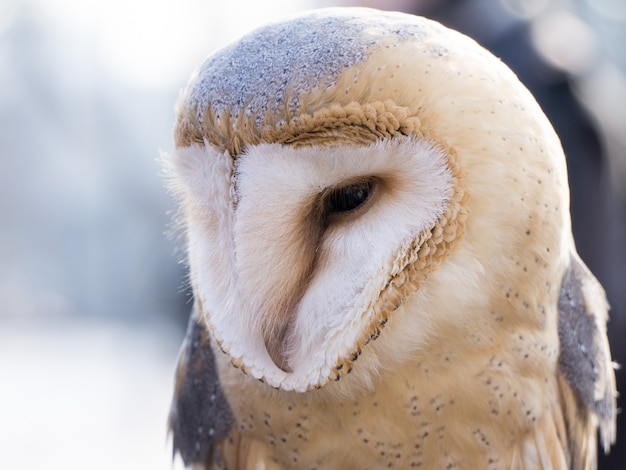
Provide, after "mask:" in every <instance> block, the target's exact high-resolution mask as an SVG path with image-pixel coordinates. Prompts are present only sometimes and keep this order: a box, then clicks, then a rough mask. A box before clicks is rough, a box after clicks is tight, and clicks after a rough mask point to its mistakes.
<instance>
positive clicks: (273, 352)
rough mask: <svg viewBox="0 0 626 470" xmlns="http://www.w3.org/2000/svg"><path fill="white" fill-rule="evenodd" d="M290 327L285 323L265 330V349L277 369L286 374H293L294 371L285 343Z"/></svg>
mask: <svg viewBox="0 0 626 470" xmlns="http://www.w3.org/2000/svg"><path fill="white" fill-rule="evenodd" d="M288 327H289V324H288V323H283V324H278V325H276V324H275V325H272V326H271V327H270V328H267V327H266V328H264V329H263V330H264V334H263V340H264V341H265V348H266V349H267V352H268V354H269V355H270V357H271V358H272V361H273V362H274V364H276V367H278V368H279V369H280V370H282V371H284V372H287V373H291V372H293V370H292V369H291V368H290V367H289V361H288V358H287V354H286V349H287V347H286V341H285V339H286V337H287V330H288Z"/></svg>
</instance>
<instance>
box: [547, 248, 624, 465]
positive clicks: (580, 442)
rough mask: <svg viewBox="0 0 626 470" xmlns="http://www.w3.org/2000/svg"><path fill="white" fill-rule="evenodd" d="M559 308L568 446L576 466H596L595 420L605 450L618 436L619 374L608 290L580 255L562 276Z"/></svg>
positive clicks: (563, 401) (560, 383)
mask: <svg viewBox="0 0 626 470" xmlns="http://www.w3.org/2000/svg"><path fill="white" fill-rule="evenodd" d="M558 308H559V324H558V329H559V340H560V346H561V349H560V355H559V385H560V389H561V408H562V412H563V415H564V418H565V426H566V433H567V436H566V437H565V439H566V442H564V446H565V447H566V448H567V450H568V454H569V455H570V457H571V459H572V460H571V462H570V464H571V468H592V467H593V466H594V465H593V464H592V463H591V462H594V461H595V456H596V425H597V426H598V427H599V429H600V436H601V440H602V445H603V448H604V451H605V452H607V451H608V449H609V447H610V445H611V444H612V443H613V442H614V441H615V412H616V410H615V406H616V404H615V397H616V390H615V374H614V366H613V363H612V362H611V353H610V350H609V343H608V339H607V335H606V322H607V319H608V310H609V306H608V303H607V300H606V295H605V293H604V290H603V289H602V286H601V285H600V283H599V282H598V281H597V280H596V278H595V277H594V276H593V274H591V272H590V271H589V270H588V269H587V267H586V266H585V265H584V264H583V262H582V261H581V260H580V259H579V258H578V256H577V255H572V258H571V263H570V266H569V268H568V270H567V271H566V273H565V276H564V278H563V281H562V284H561V291H560V296H559V302H558Z"/></svg>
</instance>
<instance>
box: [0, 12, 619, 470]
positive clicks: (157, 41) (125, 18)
mask: <svg viewBox="0 0 626 470" xmlns="http://www.w3.org/2000/svg"><path fill="white" fill-rule="evenodd" d="M334 5H364V6H373V7H378V8H383V9H389V10H401V11H406V12H410V13H418V14H423V15H425V16H429V17H431V18H434V19H437V20H439V21H441V22H442V23H444V24H446V25H448V26H451V27H453V28H455V29H458V30H460V31H462V32H464V33H466V34H468V35H470V36H472V37H474V38H475V39H476V40H477V41H478V42H480V43H481V44H483V45H484V46H485V47H487V48H489V49H491V50H492V51H493V52H494V53H495V54H496V55H497V56H499V57H501V58H502V59H503V60H504V61H505V62H506V63H508V64H509V65H510V66H511V67H512V68H513V69H514V70H515V71H516V72H517V74H518V75H519V76H520V78H521V79H522V81H524V82H525V83H526V85H527V86H528V87H529V88H530V89H531V91H532V92H533V93H534V94H535V96H536V97H537V99H538V100H539V102H540V103H541V105H542V107H543V108H544V110H545V111H546V113H547V114H548V116H549V118H550V119H551V121H552V122H553V124H554V126H555V127H556V130H557V132H558V133H559V135H560V136H561V138H562V141H563V145H564V147H565V150H566V153H567V156H568V165H569V168H570V182H571V185H572V216H573V226H574V231H575V238H576V240H577V245H578V248H579V251H580V253H581V255H582V257H583V259H584V260H585V262H586V263H587V264H588V265H589V267H590V268H591V269H592V270H593V271H594V273H595V274H596V276H597V277H598V278H599V279H600V281H601V282H602V283H603V285H604V286H605V288H606V290H607V292H608V296H609V300H610V303H611V305H612V314H611V321H610V324H609V334H610V337H611V341H612V348H613V352H614V356H615V358H616V360H617V361H618V362H621V363H623V364H626V344H624V343H623V342H622V341H620V340H621V336H623V335H624V333H625V332H626V184H625V182H626V80H625V73H626V52H625V49H624V46H623V45H624V44H626V37H625V36H626V2H623V1H622V0H552V1H551V0H456V1H455V0H439V1H437V0H395V1H393V0H389V1H382V0H379V1H374V0H371V1H363V2H358V1H349V0H344V1H339V0H337V1H334V2H333V1H324V0H317V1H315V0H296V1H293V0H273V1H270V0H267V1H255V0H230V1H228V2H219V3H218V2H214V1H211V0H109V1H107V2H93V3H92V2H81V1H80V0H0V149H1V150H0V220H1V221H2V222H1V223H0V448H1V449H2V456H1V457H0V467H2V468H11V469H14V468H15V469H18V468H30V469H39V468H46V469H53V470H55V469H78V468H85V467H87V466H88V467H89V468H91V469H93V470H98V469H110V468H119V469H127V468H128V469H130V468H139V469H170V468H178V467H179V463H178V462H177V463H175V464H172V462H171V457H170V447H169V445H168V442H167V437H166V431H165V427H166V420H167V412H168V407H169V400H170V395H171V390H172V384H173V383H172V378H173V371H174V365H175V362H176V356H177V351H178V347H179V345H180V343H181V341H182V338H183V335H184V328H185V322H186V319H187V316H188V314H189V309H190V306H191V305H190V303H189V300H190V298H189V293H188V292H185V290H184V288H183V285H184V276H185V272H184V269H183V268H182V267H181V265H180V264H179V263H178V258H179V255H178V254H176V253H175V242H174V241H172V240H170V239H168V238H167V236H166V235H165V233H166V232H167V230H168V223H169V220H170V213H171V211H172V209H173V202H172V200H171V199H170V197H169V196H168V194H167V192H166V190H165V189H164V182H163V179H162V178H161V176H160V165H159V162H158V159H159V154H160V152H161V151H165V152H168V151H170V150H171V149H172V137H171V130H172V125H173V119H174V112H173V107H174V103H175V101H176V98H177V95H178V92H179V90H180V89H181V88H182V87H183V86H184V85H185V83H186V81H187V78H188V77H189V75H190V73H191V71H192V70H193V69H194V68H195V67H196V66H197V65H198V64H199V63H200V62H201V61H202V60H203V58H204V57H205V56H206V55H207V54H209V53H211V52H212V51H214V50H215V49H216V48H218V47H220V46H222V45H224V44H226V43H228V42H230V41H232V40H234V39H236V38H237V37H239V36H241V35H242V34H244V33H246V32H247V31H249V30H250V29H252V28H254V27H256V26H259V25H261V24H263V23H266V22H268V21H272V20H275V19H278V18H280V17H283V16H286V15H289V14H292V13H294V12H297V11H300V10H305V9H309V8H313V7H318V6H334ZM618 382H619V384H620V387H621V389H622V390H626V384H625V383H624V373H623V372H618ZM620 427H621V429H620V430H618V436H620V434H621V436H620V437H621V438H622V439H621V440H620V439H618V444H617V446H615V447H614V448H613V450H612V452H611V455H610V456H609V457H608V458H603V459H602V460H601V464H600V469H604V470H606V469H618V468H620V469H621V468H624V467H623V462H626V429H624V419H623V417H620ZM620 431H621V433H620ZM620 441H621V442H620ZM87 462H88V463H87Z"/></svg>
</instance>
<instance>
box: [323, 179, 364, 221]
mask: <svg viewBox="0 0 626 470" xmlns="http://www.w3.org/2000/svg"><path fill="white" fill-rule="evenodd" d="M375 186H376V185H375V181H374V180H373V179H368V180H364V181H358V182H356V183H351V184H348V185H346V186H341V187H339V188H333V189H331V190H330V192H329V193H328V194H327V195H326V196H325V198H324V210H325V212H326V214H328V215H331V214H341V213H346V212H352V211H354V210H356V209H358V208H359V207H361V206H362V205H363V204H365V203H366V202H367V201H368V199H369V198H370V196H371V195H372V193H373V192H374V188H375Z"/></svg>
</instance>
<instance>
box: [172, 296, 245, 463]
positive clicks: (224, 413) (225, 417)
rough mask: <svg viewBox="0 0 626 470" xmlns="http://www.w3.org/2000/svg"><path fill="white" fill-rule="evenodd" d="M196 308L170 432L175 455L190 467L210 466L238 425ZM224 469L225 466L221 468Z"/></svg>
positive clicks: (180, 367) (178, 379) (183, 350)
mask: <svg viewBox="0 0 626 470" xmlns="http://www.w3.org/2000/svg"><path fill="white" fill-rule="evenodd" d="M198 310H199V309H198V307H197V305H194V309H193V311H192V314H191V317H190V319H189V325H188V327H187V334H186V336H185V341H184V342H183V345H182V348H181V352H180V358H179V360H178V368H177V370H176V387H175V390H174V399H173V401H172V406H171V409H170V416H169V429H170V432H171V433H172V435H173V446H174V455H176V453H177V452H178V453H179V454H180V456H181V457H182V459H183V462H184V463H185V465H186V466H190V465H206V466H207V468H208V467H210V465H211V463H215V462H214V461H215V460H221V459H220V457H219V456H217V455H215V454H216V451H217V450H218V448H222V444H223V441H224V440H225V439H232V437H231V436H229V431H230V430H231V427H232V425H233V423H234V420H233V415H232V413H231V410H230V407H229V405H228V402H227V401H226V397H225V396H224V393H223V392H222V389H221V387H220V383H219V377H218V375H217V370H216V366H215V357H214V355H213V350H212V349H211V344H210V338H209V334H208V331H207V330H206V328H205V327H204V326H203V325H202V324H201V323H200V321H199V320H198V318H197V316H198ZM219 466H221V465H219Z"/></svg>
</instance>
